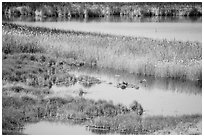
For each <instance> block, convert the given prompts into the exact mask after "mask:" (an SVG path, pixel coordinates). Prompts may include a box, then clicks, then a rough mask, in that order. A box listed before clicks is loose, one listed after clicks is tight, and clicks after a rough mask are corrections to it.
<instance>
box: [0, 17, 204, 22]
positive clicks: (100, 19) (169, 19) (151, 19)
mask: <svg viewBox="0 0 204 137" xmlns="http://www.w3.org/2000/svg"><path fill="white" fill-rule="evenodd" d="M2 20H3V21H23V22H83V23H90V22H101V23H103V22H132V23H134V22H140V23H142V22H170V23H182V22H183V23H184V22H188V23H201V22H202V17H197V16H193V17H185V16H172V17H171V16H167V17H165V16H155V17H129V16H108V17H90V18H82V17H74V18H71V17H39V16H26V15H20V16H5V15H3V16H2Z"/></svg>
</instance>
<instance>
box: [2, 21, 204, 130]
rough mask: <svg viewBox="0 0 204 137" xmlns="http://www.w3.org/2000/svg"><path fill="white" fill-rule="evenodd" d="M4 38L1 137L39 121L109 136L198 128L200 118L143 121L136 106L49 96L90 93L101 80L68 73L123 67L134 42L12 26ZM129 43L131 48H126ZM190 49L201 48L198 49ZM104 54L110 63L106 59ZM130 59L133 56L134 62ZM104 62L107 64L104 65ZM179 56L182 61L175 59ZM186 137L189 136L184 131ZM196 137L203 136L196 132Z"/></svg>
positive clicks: (182, 117)
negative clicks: (69, 89)
mask: <svg viewBox="0 0 204 137" xmlns="http://www.w3.org/2000/svg"><path fill="white" fill-rule="evenodd" d="M2 33H3V38H2V44H3V45H2V128H3V129H2V131H3V134H21V132H20V131H21V130H22V128H23V127H24V125H25V123H29V122H38V121H40V120H54V121H55V120H57V121H67V122H70V123H74V124H86V125H87V126H88V127H89V129H90V130H91V131H93V132H97V133H101V132H102V131H104V129H105V130H106V131H107V130H108V132H114V133H115V132H116V133H120V134H153V133H155V132H161V131H162V130H166V128H169V127H170V129H175V128H176V129H178V126H179V125H183V124H187V125H188V123H191V124H192V125H196V124H197V123H198V122H199V121H201V115H188V116H180V117H162V116H155V117H145V118H143V116H142V113H143V108H142V106H141V105H140V104H139V103H138V102H137V101H135V102H133V104H132V105H130V106H124V105H122V104H118V105H116V104H113V103H112V102H108V101H103V100H99V101H94V100H88V99H84V98H83V97H81V96H78V97H72V96H63V97H62V96H58V95H57V93H55V92H53V90H52V86H53V85H58V86H60V85H65V86H70V85H73V84H75V83H76V82H78V83H80V84H82V85H83V86H85V87H89V86H92V85H93V84H99V83H100V80H98V79H96V78H93V77H89V76H80V77H76V76H74V75H71V74H69V70H70V69H74V68H77V67H81V66H84V65H87V66H90V67H95V66H98V67H100V66H103V67H108V66H106V65H107V64H106V63H105V61H106V62H107V63H110V62H108V61H109V60H110V61H111V57H113V58H115V57H118V58H119V59H120V58H122V57H124V61H125V59H127V61H128V58H126V57H125V56H123V55H124V54H125V55H127V56H128V53H129V54H130V51H131V50H130V49H127V48H125V47H123V46H127V47H129V46H130V47H131V45H128V44H131V42H136V43H135V44H137V42H138V41H137V39H132V38H129V37H115V36H109V35H96V36H95V35H94V34H87V33H84V34H83V33H76V32H69V33H67V32H61V31H58V30H48V29H45V28H44V29H41V28H30V27H21V26H16V25H11V24H4V25H3V32H2ZM119 38H122V40H121V39H119ZM115 39H118V40H119V41H122V43H120V44H121V45H118V46H119V47H117V46H114V41H115ZM139 39H140V38H139ZM142 39H143V38H142ZM82 40H83V41H82ZM105 40H107V41H108V42H109V43H107V42H106V41H105ZM143 40H147V41H148V40H150V39H143ZM128 41H131V42H130V43H128ZM102 42H103V44H102ZM123 42H125V44H124V43H123ZM140 42H141V40H140ZM153 43H154V42H153ZM178 43H179V42H178ZM106 44H107V45H106ZM126 44H127V45H126ZM141 44H143V43H141ZM182 44H184V43H180V46H182ZM194 46H195V47H196V46H197V47H198V49H199V48H200V47H199V43H198V44H195V45H194ZM194 46H193V47H194ZM141 47H142V48H145V47H143V46H141ZM183 47H184V45H183ZM90 48H92V49H90ZM114 48H116V49H114ZM120 48H122V49H120ZM135 48H138V50H135V52H136V53H137V54H136V55H141V54H142V49H140V48H139V47H137V45H136V47H133V45H132V49H135ZM187 49H188V48H187ZM143 50H144V49H143ZM188 50H189V49H188ZM188 50H186V51H188ZM105 51H106V52H105ZM116 51H117V52H116ZM191 51H193V52H195V49H194V48H192V49H191ZM113 52H115V54H113ZM146 52H148V51H146V50H144V53H146ZM175 52H176V51H175ZM197 52H198V53H199V52H200V51H199V50H198V51H197ZM187 53H188V52H187ZM108 54H109V58H108V57H105V56H106V55H108ZM134 54H135V53H133V52H132V56H133V55H134ZM181 54H182V52H181ZM188 54H189V55H192V57H194V58H195V57H197V58H196V59H197V60H199V59H201V57H200V58H198V57H199V56H196V55H194V54H195V53H188ZM200 54H201V53H200ZM121 55H122V56H121ZM136 55H134V56H136ZM144 55H145V56H147V55H149V54H147V55H146V54H144ZM102 56H103V57H104V58H105V59H106V60H103V59H102ZM178 56H181V55H180V54H178ZM153 57H154V56H153ZM183 58H184V57H183ZM130 59H131V58H130ZM132 59H133V58H132ZM187 60H190V59H189V58H188V57H187V59H186V60H185V61H186V62H187ZM103 61H104V62H103ZM112 61H113V60H112ZM200 61H201V60H200ZM117 63H118V64H120V63H121V62H117ZM115 65H117V64H115ZM120 65H122V64H120ZM111 66H112V65H111ZM122 67H123V66H121V68H122ZM119 68H120V67H119ZM170 129H169V130H170ZM102 133H104V132H102ZM162 133H163V132H162ZM185 133H186V134H188V133H187V132H186V131H185V132H184V134H185ZM164 134H166V132H164ZM178 134H179V133H178ZM198 134H201V133H200V132H198Z"/></svg>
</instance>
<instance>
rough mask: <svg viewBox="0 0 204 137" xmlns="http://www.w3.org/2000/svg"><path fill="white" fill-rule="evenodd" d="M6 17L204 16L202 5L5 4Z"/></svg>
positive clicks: (119, 3)
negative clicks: (7, 15)
mask: <svg viewBox="0 0 204 137" xmlns="http://www.w3.org/2000/svg"><path fill="white" fill-rule="evenodd" d="M3 12H4V13H5V14H9V15H13V16H19V15H29V16H32V15H35V16H43V17H44V16H45V17H50V16H68V17H103V16H107V15H121V16H132V17H133V16H201V15H202V3H199V2H197V3H196V2H184V3H181V2H180V3H178V2H167V3H163V2H158V3H156V2H129V3H125V2H118V3H116V2H106V3H104V2H99V3H97V2H93V3H92V2H85V3H82V2H79V3H77V2H71V3H65V2H56V3H51V2H50V3H49V2H40V3H39V2H36V3H33V2H32V3H29V2H26V3H23V2H18V3H13V2H12V3H9V2H4V3H3Z"/></svg>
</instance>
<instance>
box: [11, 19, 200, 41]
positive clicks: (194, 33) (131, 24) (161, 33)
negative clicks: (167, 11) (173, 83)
mask: <svg viewBox="0 0 204 137" xmlns="http://www.w3.org/2000/svg"><path fill="white" fill-rule="evenodd" d="M10 21H12V22H13V23H16V24H21V25H29V26H35V27H37V26H38V27H48V28H57V29H62V30H75V31H85V32H98V33H105V34H113V35H125V36H134V37H148V38H154V39H167V40H180V41H198V42H202V20H201V18H198V19H194V18H185V17H174V18H172V17H165V18H164V17H154V18H125V17H117V18H116V17H115V18H113V17H109V18H96V19H69V18H63V19H62V18H39V17H38V18H32V17H30V18H28V17H21V18H10Z"/></svg>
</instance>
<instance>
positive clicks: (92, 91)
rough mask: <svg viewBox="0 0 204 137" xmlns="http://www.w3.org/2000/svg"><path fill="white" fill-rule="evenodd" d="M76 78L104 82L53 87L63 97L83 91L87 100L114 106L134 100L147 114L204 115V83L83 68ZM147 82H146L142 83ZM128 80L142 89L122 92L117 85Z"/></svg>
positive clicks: (75, 72) (123, 90)
mask: <svg viewBox="0 0 204 137" xmlns="http://www.w3.org/2000/svg"><path fill="white" fill-rule="evenodd" d="M70 73H71V74H75V75H76V76H81V75H88V76H93V77H96V78H98V79H100V80H101V81H102V83H101V84H97V85H94V86H92V87H89V88H87V87H83V86H82V85H80V84H75V85H74V86H71V87H58V86H53V88H52V90H54V91H55V92H56V93H57V94H58V95H59V96H60V94H61V96H64V95H72V96H79V95H78V92H77V91H79V90H80V89H82V90H83V91H85V92H87V94H84V95H83V97H84V98H88V99H94V100H99V99H102V100H108V101H112V102H113V103H114V104H118V103H121V104H124V105H126V106H129V105H130V104H131V103H132V102H133V101H134V100H136V101H138V102H139V103H140V104H141V105H142V106H143V108H144V110H145V113H144V115H146V116H148V115H151V116H152V115H163V116H176V115H183V114H202V87H201V83H200V82H197V81H196V82H192V81H181V80H172V79H162V78H160V79H159V78H157V79H155V78H151V77H138V76H136V75H134V74H131V73H127V72H121V71H115V70H109V69H90V68H82V69H78V70H76V71H72V72H70ZM144 79H145V81H144V82H142V81H143V80H144ZM123 81H126V82H128V83H129V84H134V85H137V86H138V87H139V89H135V88H126V89H121V88H117V87H116V86H117V84H118V83H120V82H123Z"/></svg>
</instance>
